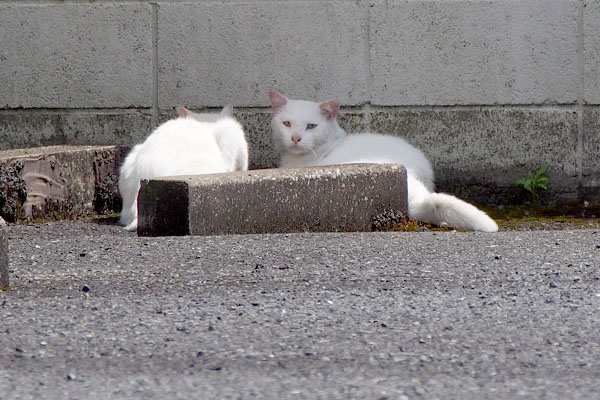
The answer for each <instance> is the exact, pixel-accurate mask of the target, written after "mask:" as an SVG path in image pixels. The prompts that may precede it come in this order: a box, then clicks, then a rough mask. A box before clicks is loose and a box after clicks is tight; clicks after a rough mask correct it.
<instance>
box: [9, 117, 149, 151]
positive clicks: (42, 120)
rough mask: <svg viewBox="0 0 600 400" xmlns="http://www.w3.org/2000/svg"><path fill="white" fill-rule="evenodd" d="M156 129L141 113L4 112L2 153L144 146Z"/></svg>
mask: <svg viewBox="0 0 600 400" xmlns="http://www.w3.org/2000/svg"><path fill="white" fill-rule="evenodd" d="M153 129H154V126H153V123H152V117H151V115H149V114H143V113H138V112H132V113H128V112H61V111H56V112H53V111H39V112H38V111H2V112H0V150H8V149H19V148H26V147H39V146H51V145H63V144H68V145H108V144H112V145H126V146H130V145H132V144H134V143H139V142H142V141H143V140H144V139H145V138H146V137H147V136H148V135H149V134H150V133H151V132H152V130H153Z"/></svg>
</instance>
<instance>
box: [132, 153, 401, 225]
mask: <svg viewBox="0 0 600 400" xmlns="http://www.w3.org/2000/svg"><path fill="white" fill-rule="evenodd" d="M138 210H139V214H138V234H140V235H145V236H162V235H222V234H247V233H270V232H303V231H317V232H324V231H370V230H372V228H373V224H374V222H375V221H376V220H377V218H380V216H381V215H388V214H389V213H390V212H391V213H392V214H394V215H400V214H402V215H407V198H406V170H405V169H404V167H402V166H400V165H376V164H354V165H340V166H328V167H309V168H289V169H288V168H281V169H263V170H254V171H245V172H235V173H230V174H212V175H198V176H188V177H170V178H161V179H155V180H150V181H142V186H141V189H140V194H139V198H138Z"/></svg>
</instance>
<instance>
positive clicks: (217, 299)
mask: <svg viewBox="0 0 600 400" xmlns="http://www.w3.org/2000/svg"><path fill="white" fill-rule="evenodd" d="M9 236H10V268H9V269H10V279H11V290H9V291H4V292H0V320H1V325H0V398H2V399H27V398H44V399H121V398H127V399H138V398H139V399H150V398H160V399H184V398H186V399H189V398H219V399H220V398H231V399H238V398H239V399H251V398H261V399H278V398H291V399H307V398H311V399H312V398H322V399H336V398H340V399H347V398H360V399H407V398H408V399H412V398H424V399H521V398H523V399H530V398H532V399H593V398H600V231H598V230H589V229H588V230H552V231H547V230H546V231H517V232H515V231H501V232H498V233H494V234H481V233H469V232H395V233H327V234H287V235H286V234H280V235H247V236H213V237H168V238H148V237H137V236H136V235H135V234H134V233H130V232H125V231H123V230H122V229H121V228H120V227H118V226H114V225H105V224H98V223H90V222H73V221H70V222H58V223H49V224H36V225H11V226H10V227H9Z"/></svg>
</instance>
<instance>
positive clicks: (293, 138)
mask: <svg viewBox="0 0 600 400" xmlns="http://www.w3.org/2000/svg"><path fill="white" fill-rule="evenodd" d="M301 140H302V138H301V137H300V135H295V134H294V135H292V142H294V144H298V142H300V141H301Z"/></svg>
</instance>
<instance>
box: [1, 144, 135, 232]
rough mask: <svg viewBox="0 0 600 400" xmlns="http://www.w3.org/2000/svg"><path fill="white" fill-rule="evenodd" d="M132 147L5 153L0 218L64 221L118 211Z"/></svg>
mask: <svg viewBox="0 0 600 400" xmlns="http://www.w3.org/2000/svg"><path fill="white" fill-rule="evenodd" d="M126 152H127V148H125V147H118V146H50V147H44V148H33V149H20V150H5V151H1V152H0V216H2V217H4V218H5V219H7V220H8V221H16V220H22V219H55V218H58V219H62V218H72V217H77V216H81V215H86V214H90V213H95V212H100V213H102V212H106V211H118V209H119V207H120V198H119V195H118V192H117V185H116V182H117V174H118V166H119V165H120V163H121V160H122V158H123V157H124V155H125V154H126Z"/></svg>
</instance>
